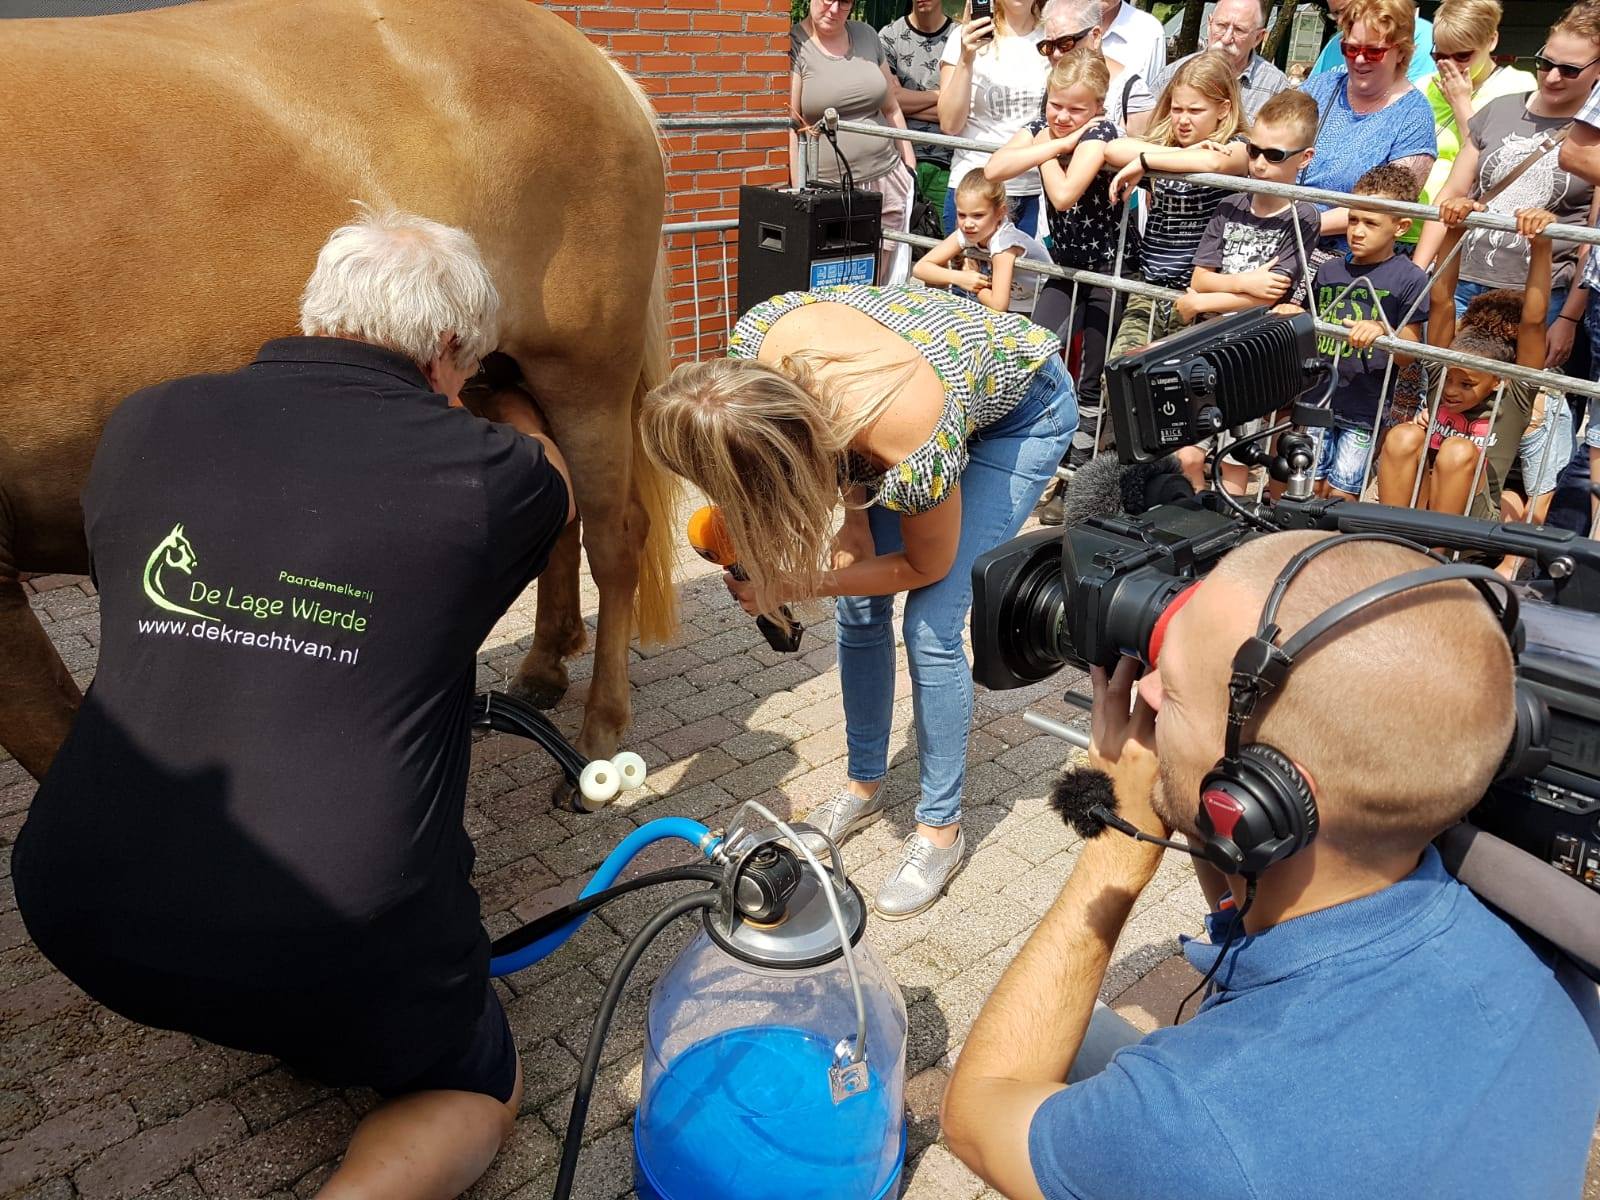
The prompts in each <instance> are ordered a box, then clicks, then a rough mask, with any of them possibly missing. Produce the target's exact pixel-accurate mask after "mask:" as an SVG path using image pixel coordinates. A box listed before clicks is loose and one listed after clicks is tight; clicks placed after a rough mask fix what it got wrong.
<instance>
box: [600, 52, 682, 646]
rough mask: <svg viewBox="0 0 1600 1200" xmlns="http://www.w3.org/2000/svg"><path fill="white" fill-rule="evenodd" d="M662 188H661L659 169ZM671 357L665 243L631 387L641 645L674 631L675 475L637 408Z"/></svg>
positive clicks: (640, 92)
mask: <svg viewBox="0 0 1600 1200" xmlns="http://www.w3.org/2000/svg"><path fill="white" fill-rule="evenodd" d="M608 61H609V56H608ZM611 66H612V67H613V69H615V71H616V72H617V75H618V77H619V78H621V80H622V82H623V85H624V86H625V87H627V89H628V94H629V95H630V96H632V97H633V101H634V103H635V104H637V105H638V106H639V110H640V111H641V112H642V113H643V114H644V116H645V119H646V120H648V121H649V122H650V128H651V130H652V131H653V132H654V133H655V135H656V144H657V146H658V147H659V146H660V142H661V133H660V129H659V127H658V126H657V124H656V113H655V109H654V108H653V107H652V106H651V104H650V97H649V96H648V95H647V94H646V93H645V90H644V89H643V88H642V87H640V86H639V82H638V80H636V79H634V78H633V76H631V75H629V74H628V73H627V72H626V71H624V70H623V69H622V68H621V67H620V66H618V65H617V64H616V63H615V62H612V63H611ZM664 159H665V153H664V152H663V161H664ZM662 186H663V189H664V188H665V174H664V172H663V180H662ZM671 357H672V356H671V352H670V350H669V348H668V345H667V255H666V247H665V246H662V247H661V248H660V249H659V250H658V251H657V253H656V273H655V282H654V284H653V285H652V287H651V289H650V306H649V309H648V311H647V313H646V316H645V331H644V360H643V361H642V362H641V363H640V366H639V380H638V382H637V383H636V384H635V385H634V390H633V422H632V427H633V486H634V488H635V489H636V490H637V491H638V495H639V501H640V503H641V504H643V505H644V511H645V514H646V516H647V517H648V518H649V521H650V528H649V531H648V532H647V533H646V534H645V540H644V549H643V551H642V553H641V554H640V561H639V587H638V591H637V592H636V593H635V595H634V602H633V617H634V625H635V626H636V627H637V629H638V631H639V640H640V641H642V642H645V643H650V642H665V641H667V640H669V639H670V638H672V637H673V635H674V634H676V633H677V631H678V589H677V586H676V585H677V580H676V578H675V576H676V568H677V561H678V544H677V536H676V534H677V522H678V504H679V487H678V479H677V476H675V475H673V474H672V473H671V472H669V471H664V470H662V469H661V468H660V467H658V466H657V465H656V464H655V463H653V462H651V461H650V457H649V455H647V454H646V453H645V452H644V442H643V440H642V439H641V438H640V436H639V408H640V406H641V405H642V404H643V402H644V398H645V396H646V394H647V393H649V391H650V389H652V388H654V387H655V386H657V385H658V384H660V383H664V382H665V381H666V378H667V372H668V371H669V370H670V369H671V365H672V362H671Z"/></svg>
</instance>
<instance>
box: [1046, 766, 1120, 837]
mask: <svg viewBox="0 0 1600 1200" xmlns="http://www.w3.org/2000/svg"><path fill="white" fill-rule="evenodd" d="M1096 806H1101V807H1104V808H1105V809H1106V810H1107V811H1109V812H1116V811H1117V797H1116V792H1115V791H1114V790H1113V788H1112V786H1111V776H1109V775H1107V774H1106V773H1105V772H1104V771H1097V770H1095V769H1094V768H1093V767H1090V766H1076V767H1068V768H1067V769H1066V770H1064V771H1062V772H1061V775H1060V776H1059V777H1058V778H1057V779H1056V782H1055V787H1053V788H1052V789H1051V790H1050V807H1051V808H1053V809H1055V810H1056V812H1057V813H1059V814H1060V815H1061V820H1062V821H1063V822H1064V823H1065V824H1066V826H1067V827H1068V828H1069V829H1072V830H1074V831H1075V832H1076V833H1077V835H1078V836H1079V837H1081V838H1092V837H1099V836H1100V834H1102V833H1104V832H1105V831H1106V823H1105V822H1104V821H1102V820H1101V819H1100V818H1099V817H1098V816H1096V815H1095V813H1094V811H1093V810H1094V809H1095V807H1096Z"/></svg>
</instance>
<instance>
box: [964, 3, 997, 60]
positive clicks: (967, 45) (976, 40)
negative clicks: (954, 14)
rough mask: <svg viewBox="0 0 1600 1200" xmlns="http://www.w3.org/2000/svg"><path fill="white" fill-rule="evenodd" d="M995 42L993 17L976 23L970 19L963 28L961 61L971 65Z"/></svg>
mask: <svg viewBox="0 0 1600 1200" xmlns="http://www.w3.org/2000/svg"><path fill="white" fill-rule="evenodd" d="M993 40H994V19H993V18H992V17H979V18H978V19H977V20H976V21H974V20H972V19H971V16H970V12H969V14H968V19H967V21H966V22H965V23H963V24H962V26H961V61H962V62H964V63H968V64H970V63H971V62H972V60H973V59H975V58H977V57H978V51H979V50H982V49H983V48H984V47H985V46H987V45H988V44H989V43H990V42H992V41H993Z"/></svg>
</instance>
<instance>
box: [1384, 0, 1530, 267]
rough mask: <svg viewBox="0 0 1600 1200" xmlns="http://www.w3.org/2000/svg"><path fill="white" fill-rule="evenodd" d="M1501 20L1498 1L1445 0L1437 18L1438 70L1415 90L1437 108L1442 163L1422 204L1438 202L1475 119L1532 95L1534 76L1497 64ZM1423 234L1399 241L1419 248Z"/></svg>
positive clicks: (1413, 232) (1415, 229) (1414, 230)
mask: <svg viewBox="0 0 1600 1200" xmlns="http://www.w3.org/2000/svg"><path fill="white" fill-rule="evenodd" d="M1500 17H1501V6H1500V0H1444V3H1442V4H1440V5H1439V11H1438V12H1437V13H1435V14H1434V18H1433V52H1432V54H1431V55H1430V57H1431V58H1432V60H1433V64H1434V68H1435V69H1434V73H1433V74H1432V75H1429V76H1427V77H1426V78H1425V79H1423V81H1422V82H1421V83H1419V84H1418V85H1417V86H1418V87H1419V88H1421V89H1422V94H1423V95H1424V96H1426V97H1427V98H1428V104H1429V106H1430V107H1431V108H1432V109H1433V127H1434V135H1435V137H1436V138H1437V139H1438V142H1439V161H1438V162H1436V163H1434V164H1433V170H1432V171H1430V172H1429V173H1428V182H1427V184H1426V186H1424V187H1423V189H1422V195H1421V196H1420V197H1419V198H1418V200H1419V202H1420V203H1422V204H1432V203H1434V202H1435V200H1434V197H1437V196H1438V195H1439V194H1440V191H1441V190H1442V189H1443V187H1444V184H1445V180H1446V179H1448V178H1449V177H1450V168H1451V167H1452V166H1454V165H1455V161H1456V154H1457V153H1458V152H1459V151H1460V150H1461V143H1462V142H1463V141H1465V140H1466V137H1467V122H1469V121H1470V120H1472V116H1473V114H1474V113H1476V112H1477V111H1478V110H1479V109H1480V108H1482V107H1483V106H1484V105H1485V104H1487V103H1489V101H1491V100H1498V99H1499V98H1500V97H1501V96H1515V95H1525V94H1526V93H1528V92H1531V91H1533V86H1534V83H1533V76H1532V75H1530V74H1528V72H1526V71H1519V70H1517V68H1516V67H1513V66H1509V65H1507V66H1501V65H1500V64H1498V63H1496V62H1495V61H1494V52H1495V48H1496V47H1497V46H1498V45H1499V44H1500ZM1421 232H1422V227H1421V225H1420V224H1416V225H1413V226H1412V227H1411V228H1410V229H1409V230H1407V231H1406V233H1405V235H1404V236H1403V237H1401V239H1400V240H1401V241H1402V242H1410V243H1412V244H1415V243H1416V241H1417V238H1418V236H1419V235H1420V234H1421Z"/></svg>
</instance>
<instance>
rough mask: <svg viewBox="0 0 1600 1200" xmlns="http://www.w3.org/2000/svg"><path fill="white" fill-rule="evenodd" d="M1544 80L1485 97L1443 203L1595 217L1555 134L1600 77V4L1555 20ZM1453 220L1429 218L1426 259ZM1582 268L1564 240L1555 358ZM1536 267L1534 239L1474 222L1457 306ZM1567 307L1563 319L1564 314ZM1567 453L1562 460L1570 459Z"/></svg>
mask: <svg viewBox="0 0 1600 1200" xmlns="http://www.w3.org/2000/svg"><path fill="white" fill-rule="evenodd" d="M1534 63H1535V65H1536V66H1537V68H1538V74H1537V80H1538V87H1537V88H1536V89H1535V90H1534V91H1533V92H1532V93H1530V94H1527V95H1513V96H1501V97H1500V98H1499V99H1497V100H1491V101H1489V103H1487V104H1485V105H1484V106H1483V107H1482V108H1481V109H1480V110H1479V111H1478V113H1477V114H1476V115H1475V116H1473V117H1472V118H1471V119H1470V120H1469V121H1468V123H1467V133H1466V137H1465V138H1464V139H1463V142H1462V146H1461V150H1460V152H1459V153H1458V154H1457V155H1456V161H1455V165H1454V166H1453V167H1452V168H1451V170H1450V176H1449V178H1448V179H1447V180H1446V181H1445V184H1444V187H1443V188H1441V189H1440V191H1439V194H1438V196H1437V197H1436V198H1435V201H1434V202H1435V203H1436V204H1440V205H1442V204H1444V203H1445V202H1446V201H1449V200H1455V199H1459V198H1461V197H1469V198H1471V199H1474V200H1482V201H1483V202H1484V203H1485V205H1486V206H1487V207H1488V210H1489V211H1490V212H1494V213H1503V214H1506V215H1511V214H1513V213H1515V212H1516V211H1517V210H1519V209H1524V208H1543V209H1549V210H1550V211H1551V212H1553V213H1555V214H1556V218H1557V219H1558V220H1560V221H1562V222H1564V223H1569V224H1583V223H1585V221H1586V220H1587V219H1589V215H1590V213H1589V210H1590V206H1591V204H1592V202H1593V200H1594V188H1593V187H1592V186H1591V185H1590V184H1589V183H1588V182H1587V181H1586V180H1584V179H1581V178H1579V177H1578V176H1576V175H1570V174H1568V173H1567V172H1566V171H1564V170H1562V169H1561V163H1560V155H1559V152H1558V149H1557V144H1556V135H1557V134H1559V133H1561V132H1562V131H1563V130H1565V129H1566V128H1567V127H1568V126H1570V125H1571V124H1572V120H1573V118H1574V117H1576V116H1577V114H1578V110H1579V109H1580V108H1582V107H1583V103H1584V101H1585V100H1587V99H1588V98H1589V92H1590V91H1591V90H1592V89H1593V88H1594V86H1595V84H1596V82H1597V81H1600V9H1597V8H1596V7H1595V6H1594V5H1593V4H1590V3H1580V4H1574V5H1573V6H1572V7H1571V8H1569V9H1568V10H1567V11H1566V13H1565V14H1563V16H1562V17H1561V19H1560V20H1559V21H1557V22H1556V24H1555V25H1554V26H1552V27H1551V29H1550V34H1549V36H1548V37H1547V38H1546V39H1545V44H1544V47H1543V49H1541V50H1540V52H1539V54H1538V55H1537V56H1536V57H1535V58H1534ZM1443 236H1444V228H1443V226H1442V225H1440V224H1439V223H1438V222H1436V221H1435V222H1429V224H1428V228H1427V229H1426V230H1425V231H1424V233H1423V236H1422V242H1421V244H1420V245H1419V246H1418V251H1417V259H1418V261H1419V262H1420V263H1422V264H1423V265H1428V264H1430V263H1431V262H1432V261H1433V258H1434V255H1435V253H1436V252H1437V250H1438V247H1439V244H1440V242H1441V241H1442V240H1443ZM1580 268H1581V263H1580V255H1579V247H1578V246H1576V245H1574V244H1573V243H1571V242H1558V243H1557V244H1556V252H1555V265H1554V273H1553V276H1552V279H1551V288H1550V320H1551V321H1553V322H1556V323H1557V324H1559V325H1560V326H1562V328H1559V329H1552V330H1551V336H1550V339H1549V341H1550V347H1549V351H1548V354H1549V358H1550V361H1551V363H1552V365H1555V364H1559V363H1560V362H1563V361H1565V359H1566V356H1567V354H1568V353H1570V352H1571V349H1572V340H1573V334H1574V333H1575V331H1576V329H1577V323H1578V322H1579V321H1580V320H1582V319H1583V307H1584V300H1585V297H1584V296H1583V295H1582V293H1581V291H1580V290H1579V289H1577V288H1574V287H1573V284H1574V282H1575V280H1576V278H1577V275H1578V272H1579V270H1580ZM1527 271H1528V243H1527V241H1526V240H1525V239H1523V238H1521V237H1518V236H1517V234H1516V233H1515V232H1514V231H1512V232H1502V231H1500V230H1497V229H1474V230H1470V231H1469V232H1468V233H1467V235H1466V236H1465V237H1464V238H1462V239H1461V276H1460V280H1461V281H1460V283H1459V284H1458V285H1457V287H1456V312H1457V313H1458V314H1459V313H1461V312H1464V311H1466V307H1467V304H1468V302H1469V301H1470V300H1471V299H1472V298H1473V297H1474V296H1477V295H1479V294H1481V293H1483V292H1486V291H1489V290H1491V289H1493V288H1503V287H1520V286H1521V283H1522V280H1523V278H1524V277H1525V276H1526V275H1527ZM1564 313H1565V314H1567V317H1566V319H1565V320H1561V316H1562V314H1564ZM1565 465H1566V463H1565V461H1564V460H1563V461H1562V462H1561V463H1560V464H1559V466H1565Z"/></svg>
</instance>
